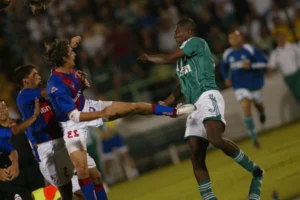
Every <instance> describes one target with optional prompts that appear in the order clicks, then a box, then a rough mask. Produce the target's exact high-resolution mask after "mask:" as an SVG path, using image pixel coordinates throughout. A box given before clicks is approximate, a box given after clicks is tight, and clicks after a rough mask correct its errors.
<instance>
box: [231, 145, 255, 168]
mask: <svg viewBox="0 0 300 200" xmlns="http://www.w3.org/2000/svg"><path fill="white" fill-rule="evenodd" d="M232 159H233V160H234V161H235V162H237V163H238V164H239V165H240V166H242V167H243V168H244V169H246V170H247V171H248V172H251V173H252V172H253V171H254V170H255V169H256V168H257V165H256V164H255V163H254V162H253V161H252V160H250V159H249V158H248V156H247V155H245V154H244V152H243V151H241V149H238V150H237V153H236V154H235V155H234V156H232Z"/></svg>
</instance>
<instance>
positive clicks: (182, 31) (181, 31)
mask: <svg viewBox="0 0 300 200" xmlns="http://www.w3.org/2000/svg"><path fill="white" fill-rule="evenodd" d="M188 38H189V30H187V29H186V28H184V27H181V26H176V27H175V33H174V39H175V40H176V43H177V45H178V46H180V45H181V44H182V43H183V42H184V41H186V40H187V39H188Z"/></svg>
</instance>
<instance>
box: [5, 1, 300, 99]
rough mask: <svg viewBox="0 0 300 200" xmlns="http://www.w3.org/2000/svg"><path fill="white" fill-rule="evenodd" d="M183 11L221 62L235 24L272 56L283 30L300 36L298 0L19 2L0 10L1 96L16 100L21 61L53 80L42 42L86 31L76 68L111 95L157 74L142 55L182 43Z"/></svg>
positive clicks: (290, 36)
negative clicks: (37, 5)
mask: <svg viewBox="0 0 300 200" xmlns="http://www.w3.org/2000/svg"><path fill="white" fill-rule="evenodd" d="M184 16H188V17H191V18H192V19H194V20H195V22H196V23H197V25H198V36H199V37H202V38H204V39H205V40H207V42H208V43H209V46H210V48H211V51H212V52H213V55H214V59H215V61H216V64H217V66H218V63H219V62H220V60H221V58H222V53H223V51H224V49H225V48H227V47H228V40H227V33H228V32H230V31H232V30H234V29H239V30H241V31H242V32H244V33H245V34H246V36H247V37H246V38H247V41H248V42H250V43H252V44H254V45H256V46H257V47H258V48H259V49H261V50H262V51H263V52H264V53H266V54H268V53H269V52H270V51H271V50H272V49H273V48H274V40H273V37H272V36H274V35H275V34H276V32H278V31H283V32H285V33H286V34H287V35H288V40H289V41H290V42H294V41H296V36H297V37H298V38H300V3H299V2H298V3H297V2H296V0H287V1H280V0H151V1H150V0H80V1H76V0H63V1H58V0H55V1H54V2H53V4H52V5H51V6H50V7H49V8H48V9H47V10H46V11H41V12H37V13H35V14H33V13H31V11H30V10H29V9H24V6H23V2H22V1H21V0H20V1H13V3H12V5H11V6H10V8H9V9H7V10H6V11H2V12H0V27H1V28H0V58H1V60H0V66H1V68H0V80H1V84H0V96H1V97H2V98H5V99H6V100H8V101H10V99H11V101H10V102H14V99H13V97H11V96H12V95H11V94H13V93H14V90H13V88H14V87H13V85H12V74H13V70H14V68H15V67H17V66H18V65H21V64H24V63H33V64H35V65H37V66H38V68H39V69H40V71H41V73H42V75H43V77H44V78H45V79H47V77H48V76H49V73H50V68H51V66H47V65H46V64H45V63H44V61H43V52H44V44H45V43H47V42H49V41H51V40H53V39H54V38H71V37H73V36H76V35H80V36H82V42H81V45H80V47H79V48H78V49H77V50H76V54H77V56H76V59H77V68H79V69H83V70H84V71H86V72H89V77H90V79H91V81H92V83H93V86H94V87H93V88H94V91H95V92H97V93H99V94H105V93H107V92H108V91H111V90H117V89H118V88H120V87H122V86H124V85H126V84H129V83H132V82H134V81H138V80H144V79H146V78H148V77H151V76H156V75H157V73H161V72H160V71H157V66H154V65H152V64H143V63H138V62H136V58H137V56H138V55H139V54H141V53H144V52H145V53H166V52H170V51H172V50H173V49H174V48H176V43H175V40H174V39H173V32H174V24H175V23H176V21H177V20H178V19H179V18H181V17H184ZM291 27H293V28H291ZM171 68H172V66H165V67H164V69H165V70H168V69H169V70H171ZM216 73H217V82H218V83H220V85H221V83H222V82H223V81H222V79H221V76H220V75H219V70H216ZM221 87H222V85H221ZM3 88H5V90H4V89H3Z"/></svg>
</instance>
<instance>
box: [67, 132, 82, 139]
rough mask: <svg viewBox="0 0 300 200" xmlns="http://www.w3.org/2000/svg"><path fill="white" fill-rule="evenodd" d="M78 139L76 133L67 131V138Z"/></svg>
mask: <svg viewBox="0 0 300 200" xmlns="http://www.w3.org/2000/svg"><path fill="white" fill-rule="evenodd" d="M73 137H79V134H78V131H77V130H74V131H68V138H73Z"/></svg>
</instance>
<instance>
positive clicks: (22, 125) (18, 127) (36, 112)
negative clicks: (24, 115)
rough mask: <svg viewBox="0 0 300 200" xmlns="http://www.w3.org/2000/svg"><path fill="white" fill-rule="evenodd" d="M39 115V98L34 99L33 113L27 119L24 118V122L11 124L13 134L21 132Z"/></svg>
mask: <svg viewBox="0 0 300 200" xmlns="http://www.w3.org/2000/svg"><path fill="white" fill-rule="evenodd" d="M39 115H40V104H39V100H38V99H35V108H34V113H33V115H32V116H31V117H30V118H28V119H27V120H25V121H24V122H22V123H20V124H17V125H15V126H13V127H12V128H11V129H12V133H13V135H19V134H22V133H23V132H24V131H25V130H26V129H27V128H28V127H29V126H30V125H31V124H33V123H34V122H35V120H36V119H37V117H38V116H39Z"/></svg>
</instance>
